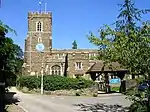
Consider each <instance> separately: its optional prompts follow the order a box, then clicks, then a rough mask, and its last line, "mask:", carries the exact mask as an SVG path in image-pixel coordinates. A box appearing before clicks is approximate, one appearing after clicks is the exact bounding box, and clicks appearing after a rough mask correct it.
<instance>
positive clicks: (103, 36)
mask: <svg viewBox="0 0 150 112" xmlns="http://www.w3.org/2000/svg"><path fill="white" fill-rule="evenodd" d="M121 6H122V7H121V9H120V11H121V12H120V14H119V16H118V20H117V21H116V22H115V23H114V24H113V25H114V27H115V28H114V29H113V28H111V27H110V26H108V25H104V26H103V27H102V28H100V30H99V34H100V37H96V36H94V34H93V33H91V34H90V35H89V37H88V39H89V40H90V42H91V43H93V44H95V45H97V46H98V47H99V48H100V49H99V52H100V53H99V54H100V56H99V57H100V58H99V59H102V60H105V61H106V60H107V61H117V62H119V63H120V64H121V65H122V66H125V67H126V68H127V69H129V70H130V74H132V75H133V76H134V75H145V76H146V75H147V74H148V73H149V72H150V68H149V67H150V65H149V64H150V62H149V61H150V58H149V57H150V46H149V44H150V38H149V34H150V26H149V24H148V23H146V22H143V23H142V25H141V27H140V26H138V25H137V24H136V21H138V20H140V21H141V18H140V17H141V16H140V15H141V14H142V13H146V12H148V11H149V10H138V9H137V8H134V4H133V3H132V2H131V0H125V3H124V4H123V5H121ZM135 20H136V21H135ZM145 60H147V61H145ZM133 78H134V77H133Z"/></svg>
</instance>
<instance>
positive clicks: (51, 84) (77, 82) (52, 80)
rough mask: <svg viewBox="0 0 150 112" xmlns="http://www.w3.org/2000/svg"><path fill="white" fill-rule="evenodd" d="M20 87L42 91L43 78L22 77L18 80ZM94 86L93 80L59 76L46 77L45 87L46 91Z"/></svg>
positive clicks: (44, 80)
mask: <svg viewBox="0 0 150 112" xmlns="http://www.w3.org/2000/svg"><path fill="white" fill-rule="evenodd" d="M17 83H18V85H19V86H20V87H21V88H22V87H27V88H29V89H30V90H32V89H40V84H41V77H38V78H37V77H36V76H22V77H20V78H19V79H18V80H17ZM93 84H94V82H93V81H91V80H86V79H83V78H78V79H77V78H68V77H63V76H58V75H47V76H44V79H43V85H44V90H46V91H55V90H64V89H68V90H70V89H75V90H76V89H81V88H88V87H91V86H92V85H93Z"/></svg>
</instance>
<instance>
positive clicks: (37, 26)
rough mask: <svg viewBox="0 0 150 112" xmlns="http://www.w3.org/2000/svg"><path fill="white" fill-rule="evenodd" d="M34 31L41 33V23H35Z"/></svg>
mask: <svg viewBox="0 0 150 112" xmlns="http://www.w3.org/2000/svg"><path fill="white" fill-rule="evenodd" d="M36 31H38V32H42V22H40V21H38V22H37V23H36Z"/></svg>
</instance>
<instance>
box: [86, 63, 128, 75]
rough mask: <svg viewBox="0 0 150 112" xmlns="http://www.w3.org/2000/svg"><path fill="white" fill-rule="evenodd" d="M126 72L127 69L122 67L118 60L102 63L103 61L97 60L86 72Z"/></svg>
mask: <svg viewBox="0 0 150 112" xmlns="http://www.w3.org/2000/svg"><path fill="white" fill-rule="evenodd" d="M119 71H120V72H121V71H122V72H127V71H128V70H127V69H125V68H123V67H122V66H121V65H120V64H119V63H118V62H111V63H104V61H98V62H96V63H94V64H93V65H92V66H91V67H90V69H89V70H88V71H87V73H92V72H93V73H100V72H119Z"/></svg>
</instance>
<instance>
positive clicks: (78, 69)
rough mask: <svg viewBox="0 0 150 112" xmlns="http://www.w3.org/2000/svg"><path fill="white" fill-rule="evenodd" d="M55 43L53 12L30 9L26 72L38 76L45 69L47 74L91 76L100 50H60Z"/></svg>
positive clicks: (26, 40) (26, 43)
mask: <svg viewBox="0 0 150 112" xmlns="http://www.w3.org/2000/svg"><path fill="white" fill-rule="evenodd" d="M40 43H42V44H43V45H44V50H43V51H42V52H38V50H37V49H36V46H37V44H40ZM52 43H53V42H52V13H51V12H28V32H27V37H26V39H25V52H24V65H23V69H24V70H23V74H25V75H37V76H38V75H41V71H42V70H43V72H44V75H61V76H65V75H67V76H68V77H77V76H83V77H86V76H88V75H86V72H87V71H88V70H89V68H90V67H91V66H92V65H93V64H95V62H96V60H93V58H92V57H94V56H96V55H97V54H98V49H56V48H53V47H52Z"/></svg>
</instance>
